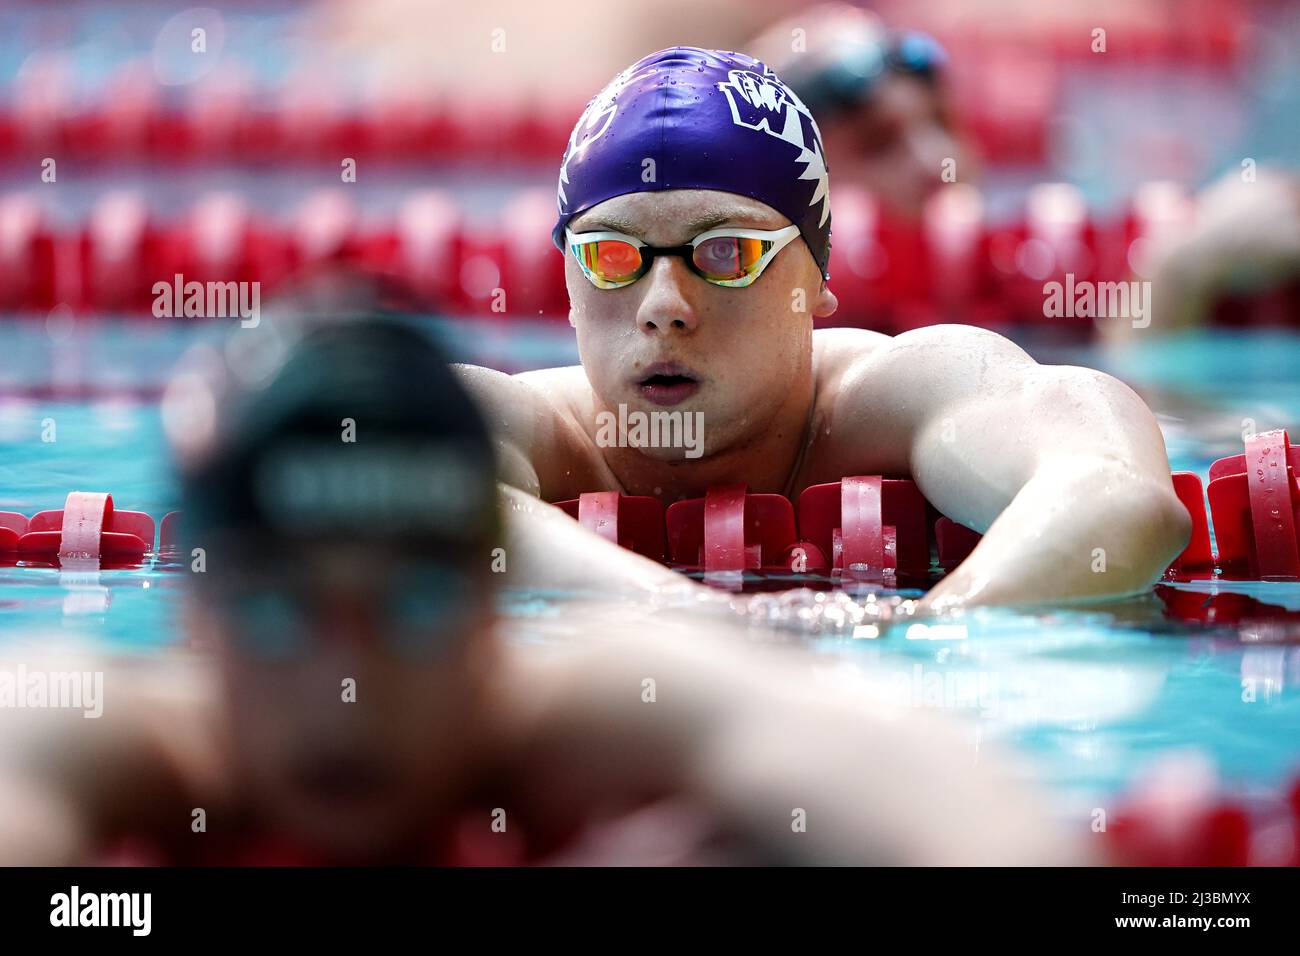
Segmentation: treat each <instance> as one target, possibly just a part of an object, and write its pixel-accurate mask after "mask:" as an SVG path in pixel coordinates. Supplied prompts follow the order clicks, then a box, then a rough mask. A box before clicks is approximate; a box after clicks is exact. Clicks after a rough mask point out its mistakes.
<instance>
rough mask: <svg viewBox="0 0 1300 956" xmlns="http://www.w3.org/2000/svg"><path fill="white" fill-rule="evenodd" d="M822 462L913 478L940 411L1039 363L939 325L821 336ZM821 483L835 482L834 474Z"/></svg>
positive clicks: (960, 328) (959, 328)
mask: <svg viewBox="0 0 1300 956" xmlns="http://www.w3.org/2000/svg"><path fill="white" fill-rule="evenodd" d="M813 354H814V362H815V365H814V369H815V376H816V383H817V420H818V424H819V426H820V434H819V436H818V438H819V442H818V446H816V447H815V448H814V451H815V455H814V457H815V460H816V461H817V462H818V463H820V464H821V465H822V466H823V467H824V468H828V469H829V471H828V472H827V473H828V474H829V473H830V471H834V472H837V473H838V474H841V475H843V474H853V473H864V472H865V473H872V472H876V473H883V474H893V475H896V476H899V477H905V476H906V474H907V472H908V471H909V469H910V465H911V462H910V454H909V451H910V449H912V448H913V446H914V443H915V441H916V439H917V436H918V433H919V432H921V431H923V430H925V428H926V427H927V425H928V424H929V423H930V421H931V419H932V418H933V417H934V412H935V410H936V409H938V408H941V407H944V406H949V407H951V406H952V405H953V404H954V403H960V402H962V401H963V400H967V399H969V398H971V397H972V396H978V395H980V394H981V393H982V392H983V391H984V390H985V389H987V388H992V387H994V386H995V385H997V386H1006V385H1008V384H1009V383H1012V382H1014V381H1015V380H1017V378H1018V377H1020V376H1023V375H1026V374H1029V373H1030V371H1031V370H1032V369H1034V368H1036V367H1037V366H1036V363H1035V362H1034V361H1033V360H1032V359H1031V358H1030V357H1029V356H1028V355H1026V354H1025V353H1024V351H1023V350H1021V349H1020V347H1019V346H1017V345H1016V344H1015V343H1013V342H1011V341H1010V340H1009V339H1007V338H1005V337H1003V336H1001V335H998V334H997V333H994V332H990V331H988V330H986V329H980V328H975V327H973V326H965V325H936V326H929V327H926V328H922V329H914V330H912V331H909V332H904V333H902V334H900V335H897V336H892V337H891V336H887V335H882V334H880V333H876V332H865V331H860V330H853V329H826V330H824V331H820V332H817V333H815V335H814V353H813ZM819 480H828V481H833V480H835V478H834V477H831V478H824V479H821V478H819Z"/></svg>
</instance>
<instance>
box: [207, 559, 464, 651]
mask: <svg viewBox="0 0 1300 956" xmlns="http://www.w3.org/2000/svg"><path fill="white" fill-rule="evenodd" d="M300 570H301V569H300ZM373 577H374V578H375V579H376V580H371V581H367V582H365V583H364V584H363V585H362V587H360V588H359V594H358V595H353V598H352V602H353V604H354V605H355V603H356V602H357V601H358V600H359V601H360V602H361V606H362V607H363V609H364V613H365V615H366V618H367V621H368V624H369V627H370V629H371V630H372V632H373V633H374V634H375V635H377V636H378V638H379V641H380V648H381V649H382V650H383V651H385V652H386V653H387V654H388V655H389V656H391V657H394V658H397V659H399V660H405V661H409V662H411V663H429V662H432V661H435V660H437V659H438V658H440V657H442V656H443V655H445V654H446V653H447V652H448V651H449V649H450V648H452V647H455V646H457V645H458V644H459V643H460V638H462V637H463V635H464V633H465V632H466V629H467V628H468V627H469V626H471V623H472V621H471V618H472V615H474V614H475V613H477V609H478V608H479V606H480V605H479V604H478V603H477V602H476V598H477V597H478V596H479V592H480V591H481V581H479V580H476V579H475V577H474V576H473V575H472V574H470V573H469V572H467V571H465V570H464V569H463V568H460V567H452V566H447V565H443V564H431V565H408V566H405V567H391V568H385V569H384V570H383V572H382V573H381V574H377V575H374V576H373ZM215 597H216V598H217V602H218V607H219V608H220V611H221V614H222V616H223V617H224V618H225V620H226V622H227V625H228V627H229V628H230V629H231V638H232V639H233V642H234V646H235V647H236V648H237V649H238V650H239V651H240V652H241V653H242V654H243V655H245V656H247V657H250V658H254V659H258V660H262V661H266V662H290V661H295V660H301V659H302V658H303V657H304V656H307V655H310V654H313V653H317V652H319V650H320V645H319V643H318V641H319V637H318V634H319V632H320V630H321V623H322V619H323V618H324V617H325V616H326V615H329V614H330V613H331V612H332V611H333V609H334V607H335V605H334V603H333V601H332V600H331V597H332V596H331V594H330V593H329V589H328V588H327V587H324V586H323V585H322V584H321V582H319V581H316V580H313V579H312V576H311V575H310V574H303V573H294V572H293V571H282V572H280V573H276V574H268V575H265V576H252V575H250V576H249V577H247V578H243V579H242V580H235V581H228V582H225V587H223V588H222V589H221V592H220V594H219V595H216V596H215Z"/></svg>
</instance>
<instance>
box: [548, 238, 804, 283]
mask: <svg viewBox="0 0 1300 956" xmlns="http://www.w3.org/2000/svg"><path fill="white" fill-rule="evenodd" d="M798 235H799V227H798V226H786V227H785V228H784V229H776V230H771V231H767V230H760V229H727V228H723V229H713V230H710V231H709V232H705V233H701V234H700V235H698V236H696V237H695V238H694V239H692V240H691V241H690V242H689V243H687V244H686V245H684V246H648V245H646V244H645V243H644V242H642V241H641V240H640V239H637V238H635V237H633V236H627V235H624V234H623V233H620V232H583V233H576V234H575V233H573V232H569V231H568V230H565V239H566V241H567V242H568V244H569V248H570V249H571V250H572V251H573V258H574V259H575V260H576V261H577V263H578V265H579V267H580V268H581V269H582V272H583V274H584V275H585V276H586V277H587V278H588V279H589V280H590V281H591V284H592V285H594V286H595V287H596V288H598V289H621V288H623V287H625V286H629V285H631V284H632V283H633V282H635V281H636V280H637V279H639V278H641V277H642V276H643V275H645V274H646V273H647V272H649V271H650V266H651V264H652V263H653V262H654V260H655V258H656V257H657V256H680V257H682V258H683V259H685V260H686V267H687V268H688V269H690V270H691V271H692V272H694V273H695V274H696V275H697V276H699V277H700V278H701V279H703V280H704V281H705V282H708V283H711V284H713V285H720V286H726V287H728V288H743V287H744V286H747V285H750V284H751V283H753V282H754V280H756V279H757V278H758V277H759V276H760V275H762V274H763V270H764V269H766V268H767V265H768V263H770V262H771V261H772V259H773V258H774V257H775V256H776V254H777V253H778V252H780V251H781V250H782V249H783V248H785V246H786V245H787V244H789V243H790V242H791V241H792V240H793V239H794V238H795V237H796V236H798Z"/></svg>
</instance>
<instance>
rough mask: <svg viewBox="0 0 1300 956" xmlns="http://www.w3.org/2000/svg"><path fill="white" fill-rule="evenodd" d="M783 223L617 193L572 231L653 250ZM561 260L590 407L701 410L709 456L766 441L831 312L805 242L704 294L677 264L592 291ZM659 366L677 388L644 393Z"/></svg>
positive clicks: (725, 197)
mask: <svg viewBox="0 0 1300 956" xmlns="http://www.w3.org/2000/svg"><path fill="white" fill-rule="evenodd" d="M788 225H790V221H789V220H788V219H786V218H785V217H784V216H782V215H781V214H780V213H778V212H777V211H776V210H774V209H772V208H771V207H770V206H768V205H766V204H764V203H761V202H759V201H757V200H755V199H749V198H747V197H744V196H738V195H735V194H733V193H725V192H718V191H715V190H703V189H695V190H686V189H679V190H665V191H663V192H645V193H631V194H629V195H626V196H617V197H615V198H613V199H610V200H607V201H605V202H603V203H600V204H599V205H597V206H594V207H592V208H591V209H589V210H587V211H586V212H584V213H583V214H582V215H580V216H577V217H575V218H574V220H573V221H572V223H571V224H570V227H569V228H570V229H571V230H572V231H573V232H575V233H581V232H594V231H605V230H613V231H617V232H622V233H626V234H628V235H631V236H635V237H637V238H639V239H641V240H643V241H644V242H646V243H647V244H649V245H652V246H677V245H682V244H685V243H687V242H689V241H690V240H691V239H693V238H695V236H697V235H699V234H700V233H702V232H705V231H708V230H710V229H717V228H721V227H725V226H735V227H738V228H744V229H762V230H775V229H780V228H782V227H784V226H788ZM565 259H566V262H565V281H566V283H567V285H568V289H569V301H570V306H571V308H570V318H569V320H570V322H571V324H572V325H573V327H574V328H575V329H576V330H577V333H578V352H579V354H580V355H581V358H582V364H583V367H584V368H585V369H586V372H587V377H588V379H589V380H590V381H591V386H592V389H593V391H594V392H595V394H596V397H597V399H598V401H599V404H600V405H601V406H602V408H603V409H607V410H610V411H613V412H615V413H617V410H618V406H619V405H620V404H625V405H626V406H627V408H628V410H629V411H641V412H646V413H653V412H673V411H681V412H701V413H703V416H704V417H703V425H704V453H705V454H706V455H713V454H717V453H718V452H720V451H722V450H724V449H727V448H730V447H733V446H736V445H738V444H740V443H743V442H745V441H747V440H752V439H754V438H755V437H757V436H758V435H760V434H762V433H763V431H764V429H765V428H766V427H767V426H768V424H769V423H770V422H771V421H772V419H773V417H774V416H775V415H776V413H777V411H778V410H779V409H780V407H781V405H782V402H784V401H788V399H789V396H790V394H791V390H792V387H793V385H794V383H796V382H797V381H799V380H800V377H801V376H804V377H806V376H807V375H808V374H809V372H810V369H811V362H812V327H813V319H814V317H822V316H828V315H830V314H831V313H832V312H834V311H835V296H834V295H833V294H832V293H831V292H830V290H829V289H827V288H826V287H825V286H824V284H823V282H822V278H821V273H820V272H819V270H818V268H817V264H816V262H815V261H814V260H813V257H812V254H811V253H810V252H809V251H808V247H807V245H805V244H804V242H803V240H802V239H796V240H795V241H793V242H791V243H789V244H788V245H787V246H786V247H785V248H784V249H782V250H781V251H780V252H779V253H777V255H776V257H775V258H773V259H772V261H771V262H770V263H769V264H768V266H767V269H766V270H765V271H764V272H763V274H762V275H760V276H759V277H758V279H757V280H756V281H755V282H753V283H752V284H750V285H749V286H746V287H744V288H726V287H721V286H715V285H710V284H709V283H708V282H706V281H704V279H702V278H700V277H699V276H697V275H695V274H694V273H692V272H691V271H690V270H689V269H688V268H687V267H686V263H685V262H684V261H683V260H682V259H681V258H679V257H675V256H662V257H659V258H657V259H656V260H655V261H654V263H653V265H652V266H651V268H650V270H649V272H647V273H646V274H645V275H644V276H642V277H641V278H640V279H638V280H637V281H636V282H634V283H632V284H631V285H629V286H627V287H625V288H622V289H598V288H596V287H595V286H593V285H592V284H591V283H590V282H589V281H588V280H587V279H586V277H585V276H584V275H583V274H582V270H581V269H580V268H579V267H578V265H577V263H576V262H574V260H573V256H572V255H571V254H566V257H565ZM656 365H667V366H671V368H670V369H668V371H669V372H671V373H673V374H674V375H676V376H680V377H681V379H680V380H679V379H677V378H673V379H669V380H667V382H668V385H669V387H667V388H664V387H655V386H656V383H654V382H652V383H650V384H648V385H647V384H646V379H647V377H648V376H649V374H650V373H651V371H652V367H653V366H656ZM683 381H684V387H679V386H680V385H682V383H683ZM691 381H693V382H694V383H695V385H694V387H691V386H690V384H689V382H691ZM659 382H661V383H662V382H664V380H662V379H661V380H659ZM674 383H677V384H674ZM643 453H644V454H647V455H652V456H654V457H657V458H662V459H665V460H675V459H680V458H682V457H683V450H682V449H673V448H646V449H643Z"/></svg>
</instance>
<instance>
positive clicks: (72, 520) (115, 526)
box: [0, 491, 179, 568]
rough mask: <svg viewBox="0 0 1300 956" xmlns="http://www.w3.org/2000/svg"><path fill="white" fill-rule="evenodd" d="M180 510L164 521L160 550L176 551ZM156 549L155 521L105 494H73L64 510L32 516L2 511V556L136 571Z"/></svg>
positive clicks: (169, 514) (0, 553) (75, 492)
mask: <svg viewBox="0 0 1300 956" xmlns="http://www.w3.org/2000/svg"><path fill="white" fill-rule="evenodd" d="M178 517H179V513H178V512H174V511H173V512H170V513H168V514H167V515H166V517H164V519H163V535H162V544H161V545H160V547H159V551H160V552H165V551H167V550H169V548H172V549H174V547H175V528H176V520H177V518H178ZM153 551H154V520H153V518H152V517H150V516H149V515H148V514H146V513H145V512H143V511H120V510H118V509H117V508H115V507H114V505H113V496H112V495H110V494H106V493H103V492H88V491H74V492H71V493H70V494H69V495H68V497H67V500H66V501H65V502H64V505H63V507H62V508H60V509H57V510H51V511H40V512H37V513H36V514H34V515H32V516H31V518H28V517H26V516H25V515H22V514H19V513H18V512H16V511H0V558H5V557H7V558H9V559H10V560H12V561H24V562H31V563H35V564H60V565H69V564H72V563H76V562H86V561H89V562H98V563H99V564H100V566H101V567H105V568H120V567H132V566H136V565H139V564H140V563H142V562H143V561H144V560H145V558H146V557H147V556H148V555H149V554H150V553H151V552H153Z"/></svg>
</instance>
